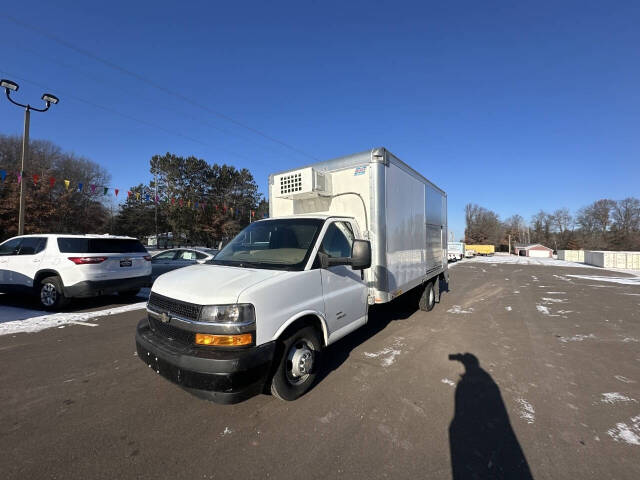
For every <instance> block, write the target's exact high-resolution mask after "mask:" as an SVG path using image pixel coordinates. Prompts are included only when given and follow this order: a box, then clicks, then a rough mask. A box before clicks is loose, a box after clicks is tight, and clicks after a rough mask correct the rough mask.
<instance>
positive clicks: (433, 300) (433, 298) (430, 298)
mask: <svg viewBox="0 0 640 480" xmlns="http://www.w3.org/2000/svg"><path fill="white" fill-rule="evenodd" d="M435 300H436V296H435V294H434V293H433V287H431V288H430V289H429V305H432V304H433V302H435Z"/></svg>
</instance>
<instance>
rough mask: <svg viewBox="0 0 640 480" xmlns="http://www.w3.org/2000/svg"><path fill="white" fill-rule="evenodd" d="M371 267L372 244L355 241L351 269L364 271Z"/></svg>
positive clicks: (366, 241)
mask: <svg viewBox="0 0 640 480" xmlns="http://www.w3.org/2000/svg"><path fill="white" fill-rule="evenodd" d="M370 266H371V242H369V240H354V241H353V246H352V247H351V268H353V269H354V270H364V269H366V268H369V267H370Z"/></svg>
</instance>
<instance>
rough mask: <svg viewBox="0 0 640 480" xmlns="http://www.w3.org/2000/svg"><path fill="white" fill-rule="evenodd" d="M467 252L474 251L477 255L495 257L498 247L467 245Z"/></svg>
mask: <svg viewBox="0 0 640 480" xmlns="http://www.w3.org/2000/svg"><path fill="white" fill-rule="evenodd" d="M466 250H473V251H474V252H476V255H493V254H494V253H496V247H495V246H493V245H467V246H466Z"/></svg>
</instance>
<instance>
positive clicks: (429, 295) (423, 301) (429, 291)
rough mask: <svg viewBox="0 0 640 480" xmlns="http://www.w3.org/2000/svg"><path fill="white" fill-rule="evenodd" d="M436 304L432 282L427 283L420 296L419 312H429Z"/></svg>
mask: <svg viewBox="0 0 640 480" xmlns="http://www.w3.org/2000/svg"><path fill="white" fill-rule="evenodd" d="M435 304H436V292H435V290H434V288H433V280H432V281H429V282H427V285H426V287H425V289H424V290H423V291H422V295H421V296H420V302H419V305H420V310H422V311H423V312H430V311H431V310H433V307H434V306H435Z"/></svg>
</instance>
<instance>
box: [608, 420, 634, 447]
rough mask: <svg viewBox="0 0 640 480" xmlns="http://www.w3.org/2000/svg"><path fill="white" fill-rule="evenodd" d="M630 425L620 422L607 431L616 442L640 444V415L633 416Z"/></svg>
mask: <svg viewBox="0 0 640 480" xmlns="http://www.w3.org/2000/svg"><path fill="white" fill-rule="evenodd" d="M629 423H630V425H627V424H626V423H623V422H620V423H616V426H615V427H613V428H610V429H609V430H607V433H608V434H609V436H610V437H611V438H613V439H614V440H615V441H616V442H624V443H626V444H629V445H638V446H640V415H636V416H635V417H631V420H630V422H629Z"/></svg>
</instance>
